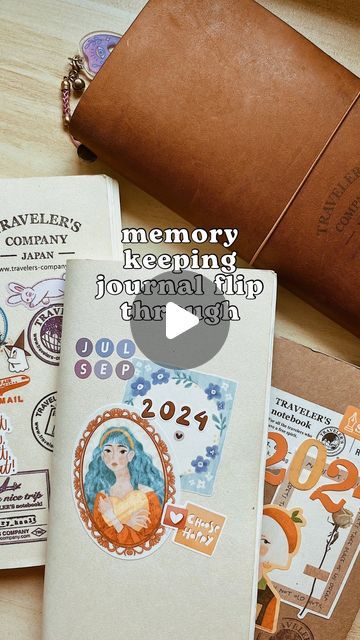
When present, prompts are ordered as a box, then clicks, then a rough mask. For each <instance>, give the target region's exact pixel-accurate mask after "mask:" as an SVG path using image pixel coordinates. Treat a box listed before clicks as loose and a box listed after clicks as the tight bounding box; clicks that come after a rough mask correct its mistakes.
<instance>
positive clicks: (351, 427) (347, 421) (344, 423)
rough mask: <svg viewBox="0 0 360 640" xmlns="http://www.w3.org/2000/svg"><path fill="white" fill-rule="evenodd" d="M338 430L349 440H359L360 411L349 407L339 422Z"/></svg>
mask: <svg viewBox="0 0 360 640" xmlns="http://www.w3.org/2000/svg"><path fill="white" fill-rule="evenodd" d="M339 430H340V431H341V432H342V433H344V434H345V435H347V436H351V438H355V439H356V440H360V409H358V408H357V407H353V406H351V405H349V406H348V407H347V409H346V411H345V413H344V416H343V418H342V420H341V422H340V425H339Z"/></svg>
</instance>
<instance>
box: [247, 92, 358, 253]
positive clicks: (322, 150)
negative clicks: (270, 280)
mask: <svg viewBox="0 0 360 640" xmlns="http://www.w3.org/2000/svg"><path fill="white" fill-rule="evenodd" d="M359 98H360V91H359V92H358V93H357V95H356V96H355V98H354V100H353V101H352V103H351V105H350V106H349V108H348V109H347V111H346V112H345V113H344V115H343V117H342V118H341V120H340V122H339V123H338V125H337V127H336V129H334V131H333V132H332V134H331V136H330V137H329V138H328V140H327V141H326V143H325V144H324V146H323V148H322V149H321V151H320V153H319V154H318V155H317V156H316V158H315V160H314V162H313V163H312V165H311V167H310V168H309V170H308V171H307V173H306V174H305V176H304V177H303V179H302V181H301V182H300V184H299V186H298V187H297V189H296V191H295V192H294V193H293V195H292V196H291V198H290V200H289V202H288V203H287V205H286V206H285V208H284V209H283V210H282V212H281V214H280V215H279V217H278V219H277V220H276V222H275V223H274V224H273V226H272V227H271V229H270V231H269V233H268V234H267V236H266V237H265V238H264V240H263V241H262V243H261V245H260V246H259V248H258V249H257V250H256V251H255V253H254V255H253V257H252V258H251V260H250V262H249V264H250V265H253V264H254V262H255V261H256V260H257V259H258V257H259V255H260V253H261V252H262V250H263V249H264V247H265V246H266V245H267V243H268V242H269V240H270V238H271V237H272V235H273V233H274V231H276V229H277V228H278V226H279V224H280V222H281V221H282V219H283V218H284V217H285V215H286V214H287V212H288V211H289V209H290V207H291V205H292V203H293V202H294V200H295V199H296V197H297V196H298V195H299V193H300V191H301V189H302V188H303V186H304V184H305V183H306V182H307V180H308V178H309V177H310V175H311V174H312V172H313V171H314V169H315V167H316V166H317V164H318V162H319V160H321V158H322V156H323V155H324V153H325V151H326V149H327V148H328V146H329V145H330V144H331V142H332V141H333V139H334V138H335V136H336V134H337V132H338V131H339V129H340V127H341V126H342V124H343V123H344V121H345V120H346V118H347V117H348V115H349V113H350V111H351V110H352V108H353V107H354V106H355V104H356V102H357V101H358V99H359Z"/></svg>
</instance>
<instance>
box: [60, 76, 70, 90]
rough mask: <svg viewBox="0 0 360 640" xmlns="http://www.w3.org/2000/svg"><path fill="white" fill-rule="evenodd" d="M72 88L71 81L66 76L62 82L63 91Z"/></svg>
mask: <svg viewBox="0 0 360 640" xmlns="http://www.w3.org/2000/svg"><path fill="white" fill-rule="evenodd" d="M69 89H70V82H69V80H68V79H67V78H64V80H63V81H62V83H61V91H69Z"/></svg>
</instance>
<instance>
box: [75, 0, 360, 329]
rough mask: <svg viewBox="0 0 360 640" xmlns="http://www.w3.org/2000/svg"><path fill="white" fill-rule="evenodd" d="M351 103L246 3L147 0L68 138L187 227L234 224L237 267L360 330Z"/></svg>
mask: <svg viewBox="0 0 360 640" xmlns="http://www.w3.org/2000/svg"><path fill="white" fill-rule="evenodd" d="M114 29H116V25H115V24H114ZM359 97H360V79H359V78H357V77H356V76H355V75H353V74H352V73H351V72H350V71H348V70H347V69H345V68H344V67H342V66H341V65H340V64H338V63H337V62H335V61H334V60H333V59H331V58H330V57H329V56H328V55H326V54H325V53H324V52H322V51H321V50H320V49H318V48H317V47H316V46H315V45H313V44H312V43H311V42H309V41H308V40H307V39H306V38H304V37H303V36H302V35H301V34H299V33H297V32H296V31H295V30H294V29H292V28H291V27H290V26H288V25H287V24H285V23H284V22H283V21H282V20H280V19H279V18H277V17H276V16H274V15H273V14H271V13H270V12H269V11H267V10H266V9H264V8H263V7H262V6H260V5H259V4H257V3H256V2H254V1H253V0H213V1H212V2H209V1H208V0H150V1H149V2H148V3H147V4H146V6H145V8H144V9H143V10H142V11H141V13H140V14H139V16H138V17H137V18H136V20H135V21H134V23H133V24H132V25H131V27H130V28H129V30H128V31H127V32H126V33H125V34H124V35H123V37H122V38H121V40H120V42H119V44H118V45H117V46H116V47H115V49H114V51H113V52H112V53H111V55H110V56H109V58H108V59H107V60H106V62H105V64H104V65H103V67H102V68H101V70H100V71H99V72H98V74H97V75H96V76H95V78H94V80H93V81H92V82H91V84H90V86H89V88H88V89H87V91H86V92H85V93H84V95H83V96H82V98H81V100H80V102H79V104H78V105H77V108H76V109H75V112H74V115H73V117H72V119H71V123H70V129H71V133H72V134H73V136H74V137H75V138H77V139H78V140H80V141H81V142H83V143H84V144H85V145H86V146H88V147H89V148H90V149H91V150H92V151H93V152H95V153H96V154H97V155H98V157H99V158H101V159H102V160H104V161H106V162H107V163H108V164H109V165H110V166H112V167H113V168H114V169H116V170H117V171H119V172H120V173H122V174H123V175H125V176H126V177H127V178H128V179H130V180H132V181H133V182H134V183H135V184H136V185H138V186H139V187H141V188H142V189H144V190H145V191H147V192H149V193H151V194H152V195H153V196H155V197H156V198H158V199H159V200H161V201H162V202H164V203H165V204H166V205H168V206H169V207H171V208H172V209H174V210H175V211H177V212H178V213H180V214H181V215H183V216H184V217H185V218H186V219H188V220H190V221H191V222H192V223H193V224H195V226H205V227H207V228H211V227H216V225H217V224H218V221H219V220H222V221H223V222H224V224H226V225H228V226H229V227H238V228H239V230H240V233H239V237H238V241H237V245H236V249H237V251H238V253H239V255H240V256H241V257H242V258H244V259H245V260H247V261H249V262H250V261H251V263H252V264H255V265H256V266H260V267H262V268H269V267H270V268H272V269H274V270H275V271H276V272H277V273H278V275H279V277H280V279H281V280H282V282H283V283H284V284H285V285H286V286H288V287H289V288H291V289H292V290H293V291H295V293H297V294H298V295H300V296H302V297H303V298H304V299H306V300H308V301H309V302H311V303H312V304H313V305H314V306H316V307H317V308H318V309H320V310H321V311H323V312H324V313H326V314H328V315H330V317H332V318H333V319H335V320H336V321H337V322H339V323H340V324H342V325H344V326H346V327H347V328H349V329H350V330H351V331H353V332H354V333H356V334H357V335H359V330H360V298H359V295H358V292H359V289H360V268H359V266H360V265H359V256H360V244H359V242H360V234H359V232H358V228H359V220H360V218H359V215H360V197H359V184H360V165H359V136H358V131H359V125H360V99H359ZM305 178H306V179H305ZM277 221H280V222H279V224H278V226H276V223H277ZM268 234H270V235H269V237H268ZM267 238H268V240H267V241H266V242H265V244H264V245H263V241H265V240H266V239H267ZM262 245H263V246H262ZM260 247H261V250H260V251H259V252H258V250H259V249H260Z"/></svg>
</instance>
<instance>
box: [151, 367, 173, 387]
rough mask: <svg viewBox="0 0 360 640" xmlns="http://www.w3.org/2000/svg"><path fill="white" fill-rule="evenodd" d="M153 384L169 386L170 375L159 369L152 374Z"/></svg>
mask: <svg viewBox="0 0 360 640" xmlns="http://www.w3.org/2000/svg"><path fill="white" fill-rule="evenodd" d="M151 377H152V382H153V384H167V383H168V382H169V378H170V373H169V371H166V370H165V369H159V370H158V371H155V372H154V373H152V374H151Z"/></svg>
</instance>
